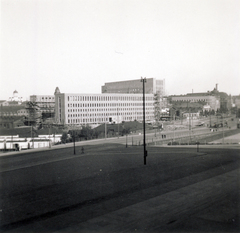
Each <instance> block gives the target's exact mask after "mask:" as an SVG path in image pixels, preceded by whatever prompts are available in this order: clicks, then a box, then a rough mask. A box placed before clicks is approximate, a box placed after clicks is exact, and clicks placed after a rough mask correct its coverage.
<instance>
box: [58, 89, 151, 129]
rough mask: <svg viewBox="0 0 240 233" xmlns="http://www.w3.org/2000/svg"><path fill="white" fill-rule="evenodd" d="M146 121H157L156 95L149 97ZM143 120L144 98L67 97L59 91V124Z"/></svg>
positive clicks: (127, 95)
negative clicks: (155, 114)
mask: <svg viewBox="0 0 240 233" xmlns="http://www.w3.org/2000/svg"><path fill="white" fill-rule="evenodd" d="M145 113H146V121H152V120H153V119H154V98H153V94H145ZM134 120H137V121H142V120H143V95H142V94H116V93H104V94H67V93H61V92H60V91H59V88H56V90H55V122H56V123H57V124H63V125H86V124H90V125H93V124H102V123H106V122H107V123H108V122H116V123H118V122H121V121H134Z"/></svg>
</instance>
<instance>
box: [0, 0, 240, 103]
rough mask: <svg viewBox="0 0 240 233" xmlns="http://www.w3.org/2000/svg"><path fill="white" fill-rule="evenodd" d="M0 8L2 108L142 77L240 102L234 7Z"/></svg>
mask: <svg viewBox="0 0 240 233" xmlns="http://www.w3.org/2000/svg"><path fill="white" fill-rule="evenodd" d="M0 1H1V70H0V83H1V84H0V90H1V91H0V100H7V99H8V98H9V97H10V96H12V94H13V91H14V90H17V91H18V93H19V96H21V97H23V98H24V100H25V99H29V96H30V95H53V94H54V91H55V88H56V87H59V89H60V91H61V92H63V93H101V86H103V85H104V84H105V83H106V82H115V81H124V80H133V79H139V81H140V79H141V77H146V78H156V79H165V86H166V92H167V94H168V95H173V94H176V95H178V94H186V93H191V92H195V93H196V92H206V91H211V90H213V88H214V87H215V85H216V83H218V90H219V91H223V92H226V93H227V94H232V95H239V94H240V88H239V87H240V45H239V41H240V1H239V0H181V1H180V0H0Z"/></svg>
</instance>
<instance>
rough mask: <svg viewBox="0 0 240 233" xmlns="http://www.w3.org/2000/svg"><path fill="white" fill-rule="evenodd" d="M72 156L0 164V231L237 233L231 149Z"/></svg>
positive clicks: (67, 152)
mask: <svg viewBox="0 0 240 233" xmlns="http://www.w3.org/2000/svg"><path fill="white" fill-rule="evenodd" d="M80 149H81V147H77V150H76V151H77V153H76V155H73V153H72V148H62V149H61V150H46V151H42V152H36V153H34V152H32V153H26V154H24V153H21V154H15V155H11V156H3V157H1V158H0V164H1V173H0V175H1V177H0V178H1V188H0V193H1V203H0V204H1V208H0V210H1V212H0V217H1V218H0V220H1V229H2V231H6V232H27V231H31V232H39V231H44V232H73V231H75V232H99V231H100V232H136V231H138V232H144V231H145V232H160V231H180V230H181V231H206V230H208V231H220V230H221V231H223V232H229V231H231V230H235V231H238V230H239V215H238V214H239V210H240V208H239V165H240V163H239V149H229V148H227V149H220V150H219V149H218V148H212V149H210V148H204V149H203V148H202V150H201V152H200V153H197V152H196V149H195V148H192V149H191V148H163V147H148V154H149V156H148V157H147V165H143V153H142V147H128V148H126V147H125V146H124V145H122V144H104V145H103V144H102V145H95V146H94V145H89V146H85V153H84V154H81V150H80Z"/></svg>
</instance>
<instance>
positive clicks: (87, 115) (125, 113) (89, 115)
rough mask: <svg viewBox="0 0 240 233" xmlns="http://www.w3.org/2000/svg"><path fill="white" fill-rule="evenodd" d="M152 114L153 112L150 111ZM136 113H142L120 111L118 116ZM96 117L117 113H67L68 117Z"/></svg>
mask: <svg viewBox="0 0 240 233" xmlns="http://www.w3.org/2000/svg"><path fill="white" fill-rule="evenodd" d="M146 114H147V115H148V114H149V115H150V114H151V112H146ZM152 114H153V113H152ZM136 115H140V116H142V115H143V113H142V112H135V113H134V114H133V113H131V112H123V113H121V114H119V116H121V117H122V116H136ZM94 116H95V117H96V116H98V117H102V116H117V114H116V113H93V114H88V113H83V114H68V118H72V117H81V118H83V117H86V118H89V117H94Z"/></svg>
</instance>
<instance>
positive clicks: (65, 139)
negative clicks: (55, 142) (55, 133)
mask: <svg viewBox="0 0 240 233" xmlns="http://www.w3.org/2000/svg"><path fill="white" fill-rule="evenodd" d="M67 141H68V135H67V133H66V132H63V134H62V137H61V142H62V143H66V142H67Z"/></svg>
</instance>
